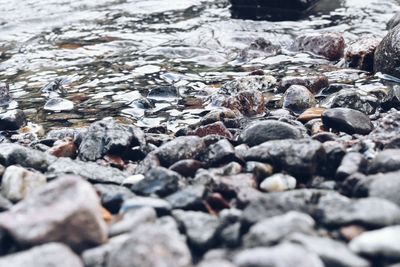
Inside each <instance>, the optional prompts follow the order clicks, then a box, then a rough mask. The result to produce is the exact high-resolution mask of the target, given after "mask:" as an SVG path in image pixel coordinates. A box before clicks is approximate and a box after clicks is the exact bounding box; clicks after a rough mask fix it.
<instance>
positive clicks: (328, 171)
mask: <svg viewBox="0 0 400 267" xmlns="http://www.w3.org/2000/svg"><path fill="white" fill-rule="evenodd" d="M322 146H323V148H324V150H325V153H326V162H329V164H326V165H324V166H322V167H321V170H322V173H323V174H325V175H327V176H329V177H332V176H334V174H335V173H336V170H337V168H338V167H339V165H340V162H341V161H342V159H343V157H344V156H345V155H346V148H345V147H344V145H343V144H342V143H340V142H336V141H327V142H324V143H323V144H322Z"/></svg>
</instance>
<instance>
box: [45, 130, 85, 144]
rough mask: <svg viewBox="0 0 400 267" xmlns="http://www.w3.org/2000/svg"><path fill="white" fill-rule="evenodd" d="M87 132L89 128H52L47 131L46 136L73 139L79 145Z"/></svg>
mask: <svg viewBox="0 0 400 267" xmlns="http://www.w3.org/2000/svg"><path fill="white" fill-rule="evenodd" d="M86 132H87V128H56V129H53V130H50V131H49V132H48V133H47V135H46V138H47V139H56V140H64V139H72V140H73V141H74V142H75V143H76V144H77V145H79V144H80V143H81V141H82V138H83V135H85V134H86Z"/></svg>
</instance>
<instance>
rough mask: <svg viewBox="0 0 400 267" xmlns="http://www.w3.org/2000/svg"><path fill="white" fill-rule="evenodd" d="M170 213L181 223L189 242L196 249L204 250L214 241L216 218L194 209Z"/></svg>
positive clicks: (216, 228)
mask: <svg viewBox="0 0 400 267" xmlns="http://www.w3.org/2000/svg"><path fill="white" fill-rule="evenodd" d="M172 215H173V216H174V217H175V218H176V220H177V221H178V222H179V223H180V224H182V225H183V227H184V230H185V233H186V235H187V237H188V239H189V244H190V245H191V246H193V247H194V248H195V249H198V250H206V249H208V248H210V247H212V246H213V245H214V243H215V237H216V234H217V230H218V226H219V220H218V218H216V217H214V216H212V215H209V214H206V213H204V212H196V211H182V210H174V211H173V212H172Z"/></svg>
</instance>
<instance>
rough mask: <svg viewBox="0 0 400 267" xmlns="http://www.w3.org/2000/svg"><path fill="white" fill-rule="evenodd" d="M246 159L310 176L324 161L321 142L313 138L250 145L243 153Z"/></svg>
mask: <svg viewBox="0 0 400 267" xmlns="http://www.w3.org/2000/svg"><path fill="white" fill-rule="evenodd" d="M245 159H246V161H260V162H265V163H270V164H272V165H273V166H274V169H277V170H285V171H288V172H289V173H291V174H293V175H295V176H296V175H298V176H302V177H303V176H311V175H313V174H315V173H316V172H317V170H318V167H319V164H321V163H323V162H324V159H325V151H324V149H323V147H322V144H321V143H320V142H318V141H313V140H305V139H300V140H274V141H268V142H265V143H262V144H261V145H258V146H255V147H252V148H251V149H249V150H248V151H247V152H246V154H245Z"/></svg>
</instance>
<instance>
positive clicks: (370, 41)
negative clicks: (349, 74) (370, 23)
mask: <svg viewBox="0 0 400 267" xmlns="http://www.w3.org/2000/svg"><path fill="white" fill-rule="evenodd" d="M380 42H381V39H378V38H372V37H362V38H360V39H358V40H356V41H355V42H353V43H351V44H349V45H348V47H347V48H346V51H345V60H346V62H347V64H348V66H349V67H350V68H357V69H360V70H365V71H370V72H372V71H373V69H374V55H375V50H376V48H377V47H378V45H379V43H380Z"/></svg>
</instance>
